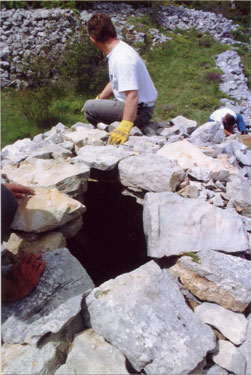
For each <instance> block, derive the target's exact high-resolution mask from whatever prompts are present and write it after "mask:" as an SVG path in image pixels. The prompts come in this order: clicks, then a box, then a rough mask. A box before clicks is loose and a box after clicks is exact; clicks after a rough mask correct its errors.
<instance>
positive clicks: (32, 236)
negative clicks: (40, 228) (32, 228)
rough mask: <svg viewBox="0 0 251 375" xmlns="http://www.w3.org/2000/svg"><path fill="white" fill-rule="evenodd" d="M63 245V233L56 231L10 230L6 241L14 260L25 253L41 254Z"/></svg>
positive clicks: (64, 242)
mask: <svg viewBox="0 0 251 375" xmlns="http://www.w3.org/2000/svg"><path fill="white" fill-rule="evenodd" d="M65 246H66V239H65V237H64V235H63V234H62V233H60V232H56V231H55V232H54V231H50V232H45V233H41V234H37V233H23V232H16V233H14V232H12V233H11V235H10V237H9V239H8V242H7V249H8V251H9V252H10V253H12V255H13V256H14V258H15V259H16V260H20V259H21V258H22V257H23V256H24V255H25V254H27V253H28V254H38V253H40V254H41V253H45V252H47V251H50V250H56V249H59V248H62V247H65Z"/></svg>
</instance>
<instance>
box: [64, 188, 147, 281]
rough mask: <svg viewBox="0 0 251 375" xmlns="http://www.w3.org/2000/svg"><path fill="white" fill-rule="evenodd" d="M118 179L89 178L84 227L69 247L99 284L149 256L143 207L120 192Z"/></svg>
mask: <svg viewBox="0 0 251 375" xmlns="http://www.w3.org/2000/svg"><path fill="white" fill-rule="evenodd" d="M122 189H123V188H122V186H121V185H120V184H119V183H107V182H89V183H88V191H87V193H85V202H84V204H85V206H86V212H85V213H84V215H83V221H84V225H83V228H82V230H81V231H80V232H79V233H78V234H77V235H76V236H75V237H74V238H73V239H71V240H70V241H68V248H69V249H70V251H71V253H72V254H73V255H74V256H75V257H76V258H77V259H78V260H79V261H80V262H81V264H82V265H83V267H84V268H85V269H86V271H87V272H88V274H89V275H90V277H91V278H92V280H93V282H94V283H95V285H96V286H98V285H100V284H101V283H103V282H104V281H106V280H109V279H111V278H114V277H116V276H118V275H120V274H122V273H125V272H130V271H132V270H134V269H136V268H138V267H139V266H141V265H142V264H144V263H146V262H147V261H148V260H149V258H147V251H146V242H145V236H144V232H143V221H142V211H143V207H142V206H141V205H140V204H138V203H136V199H135V198H132V197H128V196H124V195H122V194H121V191H122Z"/></svg>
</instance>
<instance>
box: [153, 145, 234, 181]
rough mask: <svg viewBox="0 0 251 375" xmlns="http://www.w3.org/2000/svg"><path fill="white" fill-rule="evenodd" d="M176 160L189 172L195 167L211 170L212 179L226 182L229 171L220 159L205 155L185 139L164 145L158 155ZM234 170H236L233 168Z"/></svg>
mask: <svg viewBox="0 0 251 375" xmlns="http://www.w3.org/2000/svg"><path fill="white" fill-rule="evenodd" d="M156 154H157V155H163V156H166V157H168V158H169V159H171V160H174V161H175V162H176V163H177V164H178V165H180V166H181V168H183V169H185V170H187V169H191V168H193V167H200V168H205V169H209V170H210V171H211V172H212V177H213V179H214V180H217V179H218V178H219V177H220V178H221V179H223V180H226V179H227V177H228V175H229V171H228V169H227V168H226V166H224V165H223V164H222V163H221V162H220V161H219V160H218V159H214V158H212V157H210V156H207V155H205V153H204V152H203V151H202V150H201V149H200V148H199V147H198V146H196V145H194V144H192V143H191V142H189V141H187V140H186V139H184V140H183V141H178V142H174V143H168V144H166V145H164V146H163V147H162V148H161V149H160V150H159V151H157V153H156ZM232 169H234V168H233V167H232Z"/></svg>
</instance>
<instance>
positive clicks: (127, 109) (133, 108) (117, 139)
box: [108, 90, 138, 145]
mask: <svg viewBox="0 0 251 375" xmlns="http://www.w3.org/2000/svg"><path fill="white" fill-rule="evenodd" d="M125 95H126V102H125V106H124V112H123V118H122V121H121V123H120V124H119V126H118V127H117V128H116V129H114V130H113V132H112V133H111V135H110V137H109V140H108V143H110V144H112V145H119V144H121V145H122V144H123V143H125V142H126V141H127V140H128V138H129V134H130V131H131V129H132V127H133V125H134V124H133V123H134V121H135V119H136V115H137V109H138V91H137V90H130V91H125Z"/></svg>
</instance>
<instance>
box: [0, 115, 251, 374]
mask: <svg viewBox="0 0 251 375" xmlns="http://www.w3.org/2000/svg"><path fill="white" fill-rule="evenodd" d="M117 125H118V123H114V124H111V125H110V126H105V125H104V124H99V125H98V127H97V129H95V128H94V127H93V126H92V125H90V124H84V123H77V124H75V125H74V126H73V127H72V128H66V127H65V126H64V125H63V124H58V125H57V126H56V127H54V128H52V129H51V130H50V131H48V132H46V133H43V134H42V133H41V134H39V135H37V136H36V137H34V138H33V140H31V139H23V140H19V141H17V142H15V143H14V144H13V145H9V146H6V147H5V148H4V149H3V150H2V159H3V168H2V177H3V178H4V179H5V181H7V180H9V181H11V182H16V183H21V184H23V185H28V186H30V187H33V188H34V189H35V195H34V196H31V197H30V198H28V199H26V200H21V201H20V202H19V208H18V212H17V215H16V217H15V220H14V222H13V224H12V233H11V236H10V238H9V240H8V243H6V244H5V246H6V248H7V249H8V250H9V251H11V257H10V256H9V259H11V260H12V261H13V260H15V261H18V260H19V259H20V258H22V256H23V255H24V254H25V253H27V252H32V253H34V252H38V251H39V252H40V253H42V254H43V259H44V260H45V261H46V262H47V266H46V269H45V271H44V274H43V275H42V278H41V280H40V282H39V284H38V286H37V288H36V289H35V291H33V292H32V293H31V294H30V295H29V296H28V297H26V298H25V299H23V300H20V301H17V302H12V303H7V304H3V305H2V340H3V345H2V373H3V374H8V373H18V374H48V375H49V374H51V373H56V374H71V373H77V374H82V373H85V374H92V373H97V374H103V373H109V374H110V373H123V374H127V373H135V372H136V371H138V372H140V371H142V370H144V372H145V373H147V374H153V373H154V374H166V373H168V374H173V375H176V374H184V373H190V372H193V373H203V374H220V373H222V374H228V373H233V374H236V375H239V374H244V375H248V374H249V373H250V369H251V367H250V366H251V362H250V358H251V356H250V354H251V353H250V347H251V346H250V341H251V336H250V334H251V331H250V324H251V320H250V319H251V315H250V306H251V288H250V278H251V262H250V260H251V151H250V150H248V148H247V146H245V145H244V144H243V143H242V142H241V138H240V136H239V135H238V134H235V135H233V136H231V137H228V138H226V137H225V135H224V132H223V129H222V127H221V125H220V124H218V123H212V122H210V123H206V124H203V125H202V126H200V127H197V126H196V125H197V124H196V122H195V121H192V120H189V119H186V118H184V117H182V116H178V117H177V118H175V119H172V121H171V122H170V123H152V124H150V126H149V127H148V128H146V132H147V131H148V135H143V134H142V133H141V132H140V130H139V129H137V128H134V129H133V130H132V135H131V136H130V137H129V140H128V141H127V142H126V143H125V144H124V145H122V146H113V145H108V144H107V140H108V133H109V132H110V131H111V130H112V129H113V128H114V127H116V126H117ZM100 129H102V130H100ZM111 172H114V173H113V175H112V176H113V180H111V181H110V184H111V183H112V182H115V181H114V178H115V177H116V176H117V177H116V178H117V180H116V182H117V183H120V184H121V186H122V187H123V192H122V193H123V194H124V195H128V196H130V197H131V198H130V199H136V201H137V202H138V204H140V205H143V216H142V220H143V227H144V234H145V239H146V245H147V250H146V251H147V254H145V255H144V257H142V259H143V258H144V259H146V256H147V260H146V262H144V264H142V266H140V267H138V268H136V269H134V270H133V271H130V272H125V273H124V274H122V275H119V276H118V277H116V278H114V279H110V280H107V281H105V282H103V283H102V284H101V285H99V286H97V285H96V286H95V285H94V283H93V281H92V280H91V278H90V276H89V275H88V272H87V271H86V269H85V266H86V265H85V263H83V264H82V265H81V264H80V263H79V261H78V260H77V259H76V258H75V257H74V256H73V255H72V254H71V253H70V251H69V250H68V249H67V248H66V246H67V241H68V239H69V238H71V237H72V236H75V235H76V233H77V232H79V231H80V230H81V228H83V229H84V228H85V224H84V223H85V214H84V212H85V210H86V207H85V206H84V205H83V204H81V203H80V202H79V201H78V200H79V199H80V200H81V201H84V196H85V193H86V191H87V189H88V188H89V184H88V180H89V178H90V176H94V174H95V175H98V173H102V176H103V179H105V180H107V181H109V178H111ZM96 183H98V182H96ZM70 197H73V198H70ZM76 199H78V200H76ZM131 214H132V215H133V213H131ZM82 218H83V220H82ZM139 225H140V224H139ZM84 233H85V232H83V236H84ZM96 233H97V235H100V234H99V233H100V231H99V228H96ZM123 233H125V231H124V230H123V231H122V232H121V240H122V241H123ZM111 236H113V227H111V228H110V230H109V231H108V232H107V233H106V235H105V236H104V238H103V247H104V251H105V249H106V248H108V247H109V241H110V239H111ZM84 243H85V245H84V246H85V247H86V246H87V247H88V241H84ZM80 250H81V249H80ZM132 250H133V249H130V254H132V253H133V251H132ZM86 251H88V248H86ZM135 252H136V251H135ZM122 256H123V257H124V256H126V254H121V246H120V241H118V243H117V252H116V254H115V255H114V257H115V258H116V259H114V263H116V261H119V259H121V258H122ZM3 260H4V261H3V262H2V264H5V266H4V267H3V268H2V272H8V268H9V267H10V265H9V264H8V263H9V261H8V257H7V253H6V254H5V255H4V256H3Z"/></svg>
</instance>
